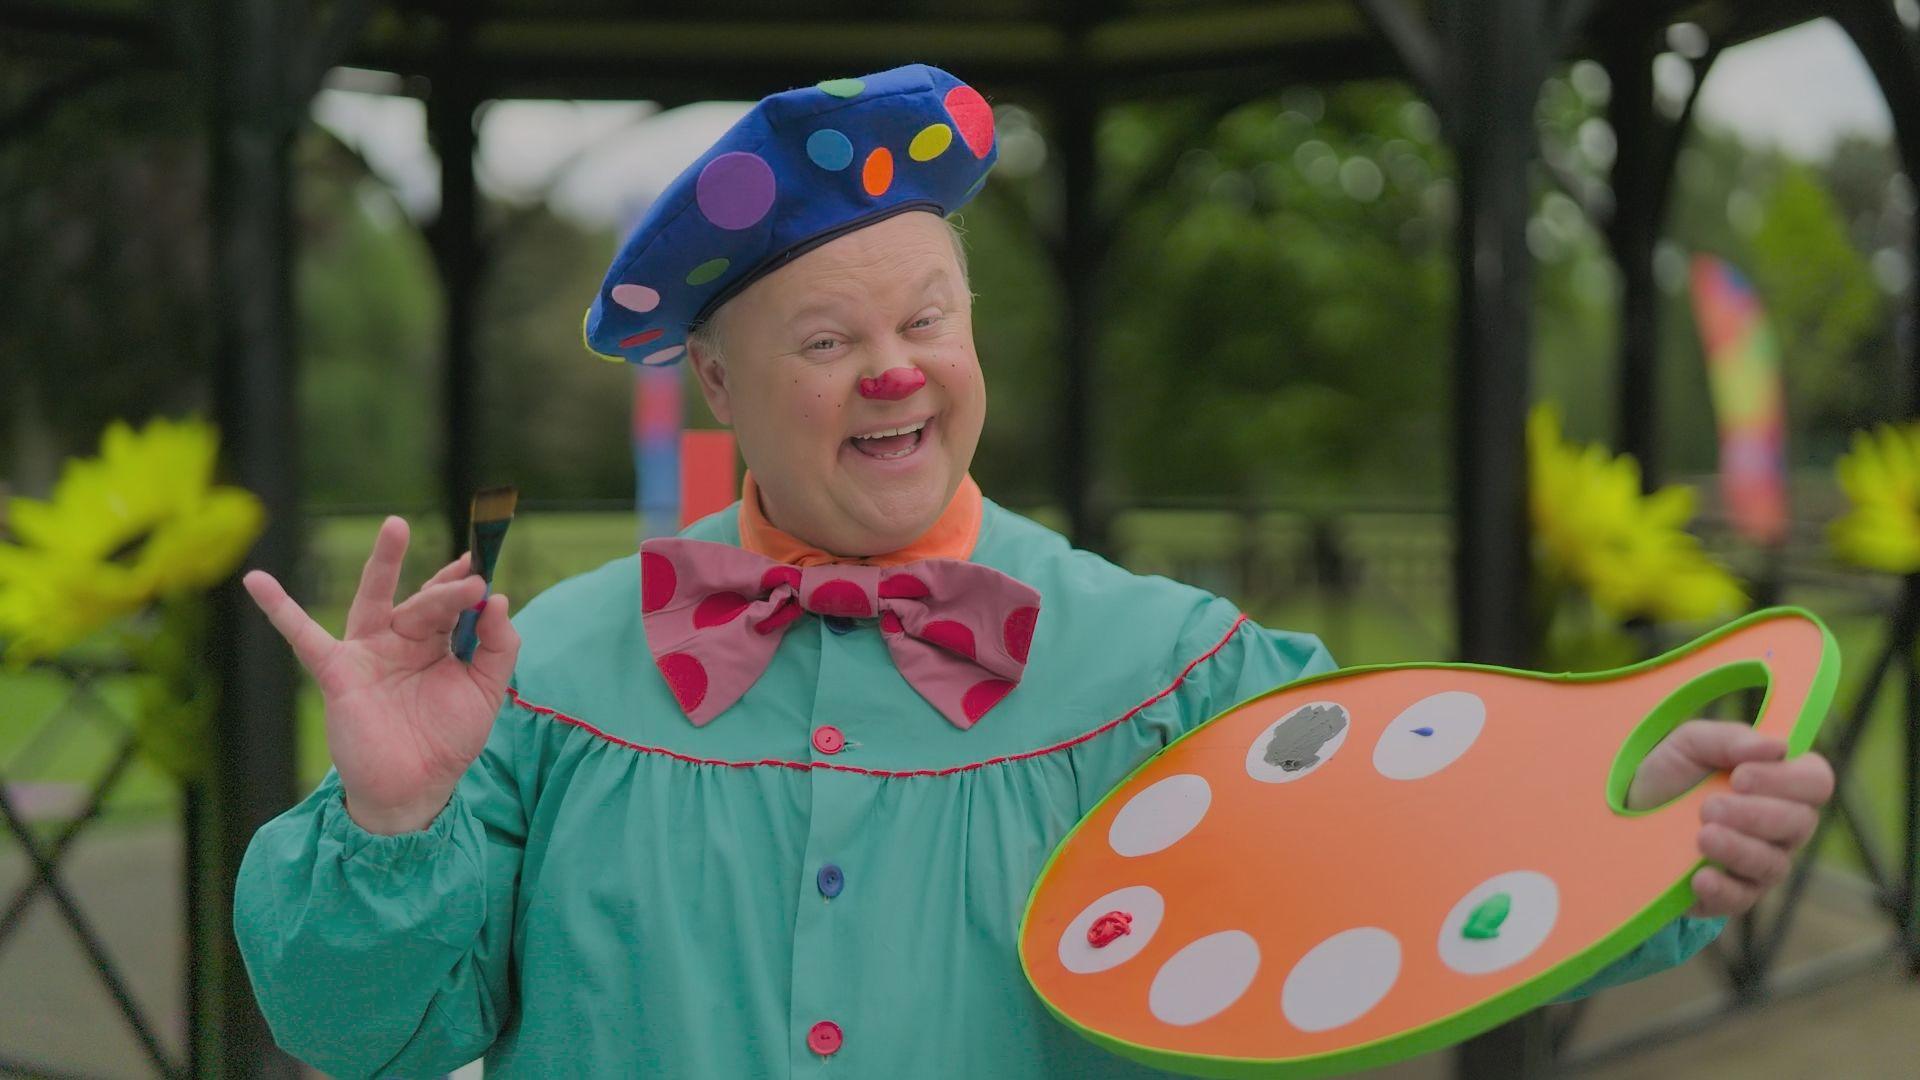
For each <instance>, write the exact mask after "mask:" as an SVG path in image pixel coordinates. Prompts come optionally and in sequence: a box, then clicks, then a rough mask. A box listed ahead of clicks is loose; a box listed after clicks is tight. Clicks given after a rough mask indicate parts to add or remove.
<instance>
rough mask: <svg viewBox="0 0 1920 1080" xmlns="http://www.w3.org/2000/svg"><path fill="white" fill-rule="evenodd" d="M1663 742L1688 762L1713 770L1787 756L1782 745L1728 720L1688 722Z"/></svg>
mask: <svg viewBox="0 0 1920 1080" xmlns="http://www.w3.org/2000/svg"><path fill="white" fill-rule="evenodd" d="M1667 738H1668V740H1670V741H1671V742H1672V743H1673V744H1674V747H1675V749H1678V750H1679V751H1681V752H1682V753H1683V754H1685V755H1686V757H1687V758H1688V759H1689V760H1691V761H1694V762H1697V763H1699V764H1700V765H1703V766H1706V767H1707V768H1709V769H1714V770H1721V769H1731V768H1734V767H1735V766H1738V765H1743V764H1745V763H1747V762H1749V761H1779V760H1780V759H1781V758H1783V757H1786V756H1787V744H1786V743H1783V742H1781V741H1780V740H1779V739H1775V738H1772V737H1770V736H1767V735H1762V734H1760V733H1759V732H1757V731H1755V730H1753V729H1752V728H1751V727H1748V726H1747V725H1746V724H1742V723H1738V722H1735V721H1732V720H1689V721H1687V722H1686V723H1684V724H1681V725H1680V726H1679V727H1677V728H1675V729H1673V734H1671V735H1669V736H1667Z"/></svg>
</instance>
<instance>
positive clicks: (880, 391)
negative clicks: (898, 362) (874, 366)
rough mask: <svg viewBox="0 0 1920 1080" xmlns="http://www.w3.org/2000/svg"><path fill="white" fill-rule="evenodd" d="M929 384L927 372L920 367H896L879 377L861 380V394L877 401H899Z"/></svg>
mask: <svg viewBox="0 0 1920 1080" xmlns="http://www.w3.org/2000/svg"><path fill="white" fill-rule="evenodd" d="M925 385H927V373H926V372H924V371H921V370H920V369H919V368H910V367H902V368H894V369H893V370H892V371H883V372H881V373H880V376H879V377H878V378H874V379H861V380H860V396H861V397H863V398H871V399H873V400H875V401H899V400H900V399H901V398H904V397H910V396H911V395H912V394H913V392H914V391H915V390H918V389H920V388H921V387H923V386H925Z"/></svg>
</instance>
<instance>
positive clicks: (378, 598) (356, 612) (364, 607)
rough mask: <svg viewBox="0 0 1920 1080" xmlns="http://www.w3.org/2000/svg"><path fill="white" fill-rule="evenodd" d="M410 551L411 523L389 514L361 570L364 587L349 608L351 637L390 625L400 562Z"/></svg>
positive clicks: (398, 579) (357, 593)
mask: <svg viewBox="0 0 1920 1080" xmlns="http://www.w3.org/2000/svg"><path fill="white" fill-rule="evenodd" d="M406 553H407V523H406V520H405V519H403V518H400V517H397V516H393V515H389V516H388V517H387V519H386V520H385V521H382V522H381V523H380V532H379V533H378V534H377V535H375V536H374V538H373V552H372V553H371V554H369V555H368V556H367V565H366V567H365V568H364V569H362V570H361V571H360V587H359V588H358V589H356V590H355V591H354V594H353V605H352V606H351V607H349V608H348V609H347V634H346V636H347V637H350V638H356V637H360V636H362V635H365V634H371V633H373V632H374V631H376V630H379V629H381V628H383V627H385V626H386V625H387V616H388V615H389V614H391V613H392V611H393V590H394V589H395V588H396V587H397V586H398V585H399V584H400V562H401V559H402V558H403V557H404V556H405V555H406Z"/></svg>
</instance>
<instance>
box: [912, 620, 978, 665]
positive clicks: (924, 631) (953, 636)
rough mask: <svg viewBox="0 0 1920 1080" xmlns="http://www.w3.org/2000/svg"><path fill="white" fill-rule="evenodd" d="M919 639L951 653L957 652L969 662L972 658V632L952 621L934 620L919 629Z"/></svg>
mask: <svg viewBox="0 0 1920 1080" xmlns="http://www.w3.org/2000/svg"><path fill="white" fill-rule="evenodd" d="M920 639H921V640H922V641H931V642H933V643H934V644H935V645H938V646H940V647H941V648H943V649H947V650H949V651H951V652H957V653H959V654H960V655H961V656H964V657H966V658H967V659H969V660H971V659H973V657H974V651H973V631H971V630H969V629H967V628H966V625H965V624H964V623H957V622H954V621H953V620H952V619H935V620H933V621H932V622H930V623H928V624H927V625H925V626H923V627H921V628H920Z"/></svg>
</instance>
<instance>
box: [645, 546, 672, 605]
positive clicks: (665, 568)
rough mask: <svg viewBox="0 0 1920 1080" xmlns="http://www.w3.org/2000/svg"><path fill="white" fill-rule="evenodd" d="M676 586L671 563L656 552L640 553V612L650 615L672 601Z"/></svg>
mask: <svg viewBox="0 0 1920 1080" xmlns="http://www.w3.org/2000/svg"><path fill="white" fill-rule="evenodd" d="M675 584H677V581H676V576H675V574H674V572H673V563H672V562H670V561H668V559H667V557H666V556H665V555H661V554H659V553H658V552H653V551H643V552H641V553H640V611H641V613H642V614H646V615H651V614H653V613H654V612H656V611H659V610H660V609H661V608H663V607H666V606H667V601H669V600H672V599H673V589H674V586H675Z"/></svg>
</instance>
